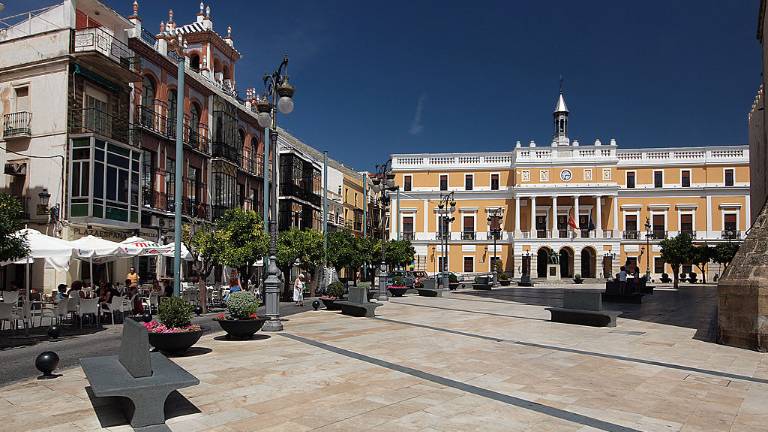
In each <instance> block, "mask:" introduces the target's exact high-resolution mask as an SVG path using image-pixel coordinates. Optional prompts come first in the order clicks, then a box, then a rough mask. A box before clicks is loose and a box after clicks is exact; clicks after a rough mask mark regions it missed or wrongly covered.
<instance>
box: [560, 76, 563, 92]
mask: <svg viewBox="0 0 768 432" xmlns="http://www.w3.org/2000/svg"><path fill="white" fill-rule="evenodd" d="M560 94H563V74H560Z"/></svg>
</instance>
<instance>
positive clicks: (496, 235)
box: [488, 231, 501, 241]
mask: <svg viewBox="0 0 768 432" xmlns="http://www.w3.org/2000/svg"><path fill="white" fill-rule="evenodd" d="M494 238H495V239H496V240H497V241H498V240H501V231H488V240H493V239H494Z"/></svg>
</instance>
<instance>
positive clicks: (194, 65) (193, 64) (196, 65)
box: [189, 53, 200, 72]
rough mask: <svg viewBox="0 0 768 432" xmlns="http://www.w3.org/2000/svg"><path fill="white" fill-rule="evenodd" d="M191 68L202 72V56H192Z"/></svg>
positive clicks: (190, 60) (190, 59)
mask: <svg viewBox="0 0 768 432" xmlns="http://www.w3.org/2000/svg"><path fill="white" fill-rule="evenodd" d="M189 67H191V68H192V70H194V71H196V72H200V56H199V55H197V53H195V54H192V56H191V57H190V58H189Z"/></svg>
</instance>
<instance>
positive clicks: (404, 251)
mask: <svg viewBox="0 0 768 432" xmlns="http://www.w3.org/2000/svg"><path fill="white" fill-rule="evenodd" d="M415 256H416V249H414V248H413V246H412V245H411V242H410V241H409V240H389V241H387V242H386V243H385V244H384V262H385V263H387V265H388V266H390V267H398V266H400V267H402V266H406V265H408V264H410V263H411V262H413V258H414V257H415ZM373 257H374V261H377V260H379V259H381V241H377V242H376V244H375V246H374V248H373Z"/></svg>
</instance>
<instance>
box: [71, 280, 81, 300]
mask: <svg viewBox="0 0 768 432" xmlns="http://www.w3.org/2000/svg"><path fill="white" fill-rule="evenodd" d="M67 296H68V297H80V298H81V299H83V298H85V293H84V292H83V281H79V280H76V281H74V282H72V286H71V287H70V288H69V292H68V293H67Z"/></svg>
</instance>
